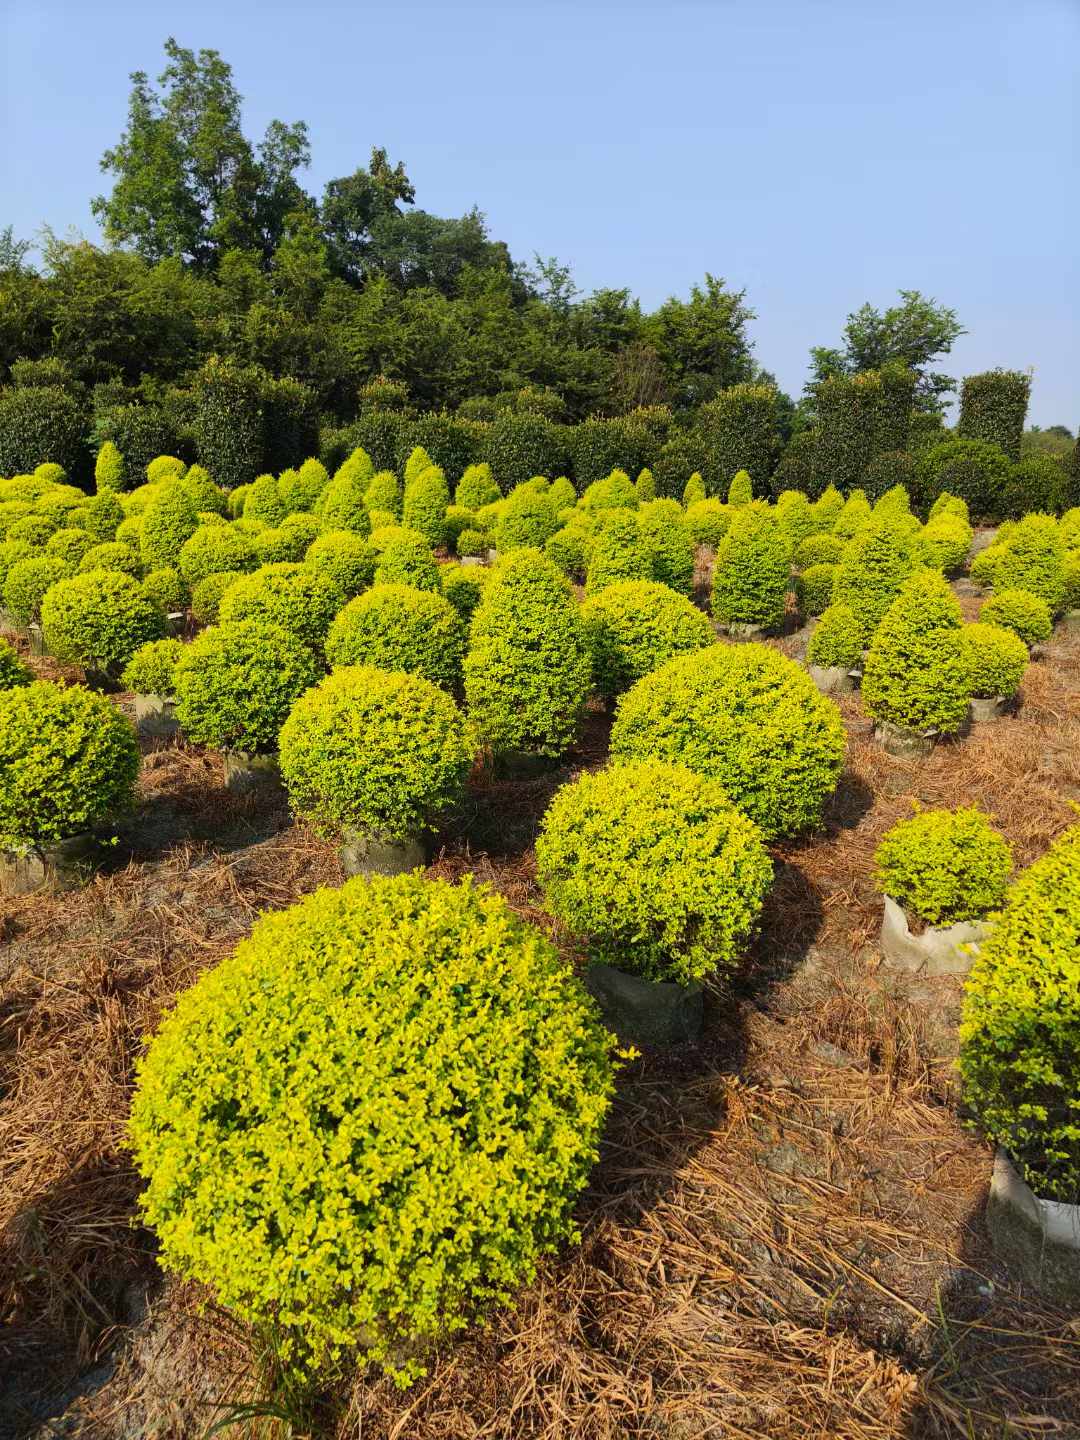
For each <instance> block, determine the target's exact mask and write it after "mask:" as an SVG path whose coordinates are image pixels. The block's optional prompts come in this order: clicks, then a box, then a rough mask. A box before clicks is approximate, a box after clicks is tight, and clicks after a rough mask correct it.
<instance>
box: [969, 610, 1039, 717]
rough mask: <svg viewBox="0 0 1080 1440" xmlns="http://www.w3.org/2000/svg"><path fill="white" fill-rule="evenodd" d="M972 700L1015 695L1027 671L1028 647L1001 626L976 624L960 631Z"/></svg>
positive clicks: (980, 622) (983, 623)
mask: <svg viewBox="0 0 1080 1440" xmlns="http://www.w3.org/2000/svg"><path fill="white" fill-rule="evenodd" d="M960 642H961V645H962V647H963V656H964V664H965V665H966V666H967V671H968V679H969V681H970V684H971V694H972V698H973V699H980V700H990V699H996V698H998V697H1008V696H1010V695H1015V694H1016V692H1017V690H1019V689H1020V682H1021V681H1022V680H1023V678H1024V671H1025V670H1026V669H1027V663H1028V651H1027V646H1026V645H1025V644H1024V642H1023V640H1021V639H1020V637H1019V635H1014V634H1013V632H1012V631H1011V630H1006V629H1004V628H1003V627H1002V626H1000V625H990V624H986V623H985V622H982V621H979V622H977V623H976V624H974V625H965V626H964V627H963V628H962V629H961V631H960Z"/></svg>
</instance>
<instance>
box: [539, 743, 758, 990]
mask: <svg viewBox="0 0 1080 1440" xmlns="http://www.w3.org/2000/svg"><path fill="white" fill-rule="evenodd" d="M536 864H537V874H538V877H539V880H540V884H541V885H542V886H543V889H544V894H545V897H546V899H547V903H548V905H549V907H550V908H551V910H552V912H553V913H554V914H555V915H556V916H558V918H559V919H560V920H561V921H563V923H564V924H565V925H567V926H568V927H569V928H570V929H571V930H573V931H575V932H577V933H578V934H579V935H582V936H584V937H586V938H587V941H588V944H589V949H590V953H591V955H592V956H593V958H595V959H599V960H603V961H606V962H607V963H608V964H611V965H615V966H616V967H617V968H619V969H621V970H625V971H628V972H630V973H632V974H637V975H641V976H642V977H643V978H645V979H647V980H653V981H671V980H674V981H676V982H677V983H679V984H683V985H685V984H688V983H691V982H693V981H697V980H701V979H704V977H705V976H707V975H710V974H713V973H715V972H717V971H720V972H725V971H729V970H731V969H733V968H734V966H735V964H736V962H737V961H738V959H739V955H740V952H741V950H742V947H743V946H744V945H745V943H746V941H747V939H748V937H749V935H750V933H751V931H752V930H753V927H754V924H755V922H756V920H757V917H758V915H759V913H760V911H761V906H762V903H763V901H764V898H765V894H766V892H767V890H768V888H769V885H770V883H771V881H772V862H771V860H770V859H769V856H768V852H767V851H766V849H765V846H764V844H763V842H762V838H761V832H760V830H759V829H758V828H757V826H756V825H755V824H754V823H753V821H752V820H748V819H747V818H746V816H745V815H743V814H742V813H741V812H740V811H739V810H737V809H736V808H735V806H734V805H732V803H731V801H730V800H729V799H728V797H727V795H726V794H725V792H724V789H723V787H722V786H721V785H720V784H719V783H718V782H717V781H715V780H710V779H708V778H706V777H705V776H703V775H696V774H694V772H693V771H691V770H687V769H685V768H684V767H683V766H681V765H671V764H665V763H664V762H662V761H655V760H652V761H643V762H639V763H626V764H617V765H613V766H609V767H608V768H607V769H605V770H601V771H599V772H598V773H596V774H588V773H586V774H584V775H582V776H580V777H579V778H578V779H577V780H574V781H573V782H571V783H570V784H569V785H564V786H563V788H562V789H561V790H560V791H559V792H558V793H557V795H556V796H555V798H554V800H553V801H552V803H551V807H550V808H549V810H548V812H547V814H546V815H545V816H544V821H543V824H542V826H541V829H540V834H539V836H538V838H537V842H536Z"/></svg>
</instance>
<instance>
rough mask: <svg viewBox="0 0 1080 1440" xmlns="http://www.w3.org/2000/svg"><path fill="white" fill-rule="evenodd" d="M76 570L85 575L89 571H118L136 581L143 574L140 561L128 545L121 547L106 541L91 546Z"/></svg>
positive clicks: (118, 544)
mask: <svg viewBox="0 0 1080 1440" xmlns="http://www.w3.org/2000/svg"><path fill="white" fill-rule="evenodd" d="M78 570H79V573H80V574H83V575H85V574H86V573H87V571H89V570H119V571H120V572H121V573H122V574H124V575H130V576H131V577H132V579H134V580H137V579H138V578H139V577H140V576H141V575H142V573H143V566H142V561H141V560H140V559H139V557H138V555H137V554H136V553H135V551H134V550H132V548H131V546H130V545H121V544H120V543H119V542H118V541H116V540H107V541H104V542H103V543H101V544H98V545H93V546H91V548H90V549H89V550H87V552H86V554H85V555H84V556H83V557H82V559H81V560H80V561H79V565H78Z"/></svg>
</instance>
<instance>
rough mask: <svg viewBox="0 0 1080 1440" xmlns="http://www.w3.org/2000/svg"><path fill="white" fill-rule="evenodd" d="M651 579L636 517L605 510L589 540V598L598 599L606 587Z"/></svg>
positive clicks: (587, 566)
mask: <svg viewBox="0 0 1080 1440" xmlns="http://www.w3.org/2000/svg"><path fill="white" fill-rule="evenodd" d="M597 483H600V482H597ZM651 576H652V564H651V561H650V557H649V554H648V552H647V551H646V549H645V546H644V544H643V543H642V538H641V532H640V531H639V529H638V523H637V515H636V513H634V512H633V511H630V510H624V509H620V508H616V509H612V510H603V511H602V512H601V514H600V516H599V519H598V521H597V525H596V529H595V530H594V531H593V533H592V535H591V536H590V539H589V545H588V551H587V563H586V568H585V591H586V594H588V595H595V594H596V593H597V592H598V591H600V590H603V588H604V586H605V585H615V584H617V583H618V581H620V580H648V579H650V578H651Z"/></svg>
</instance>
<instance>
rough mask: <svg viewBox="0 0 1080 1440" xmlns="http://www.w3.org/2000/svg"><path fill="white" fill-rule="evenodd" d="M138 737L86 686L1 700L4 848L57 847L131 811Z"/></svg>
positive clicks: (17, 691)
mask: <svg viewBox="0 0 1080 1440" xmlns="http://www.w3.org/2000/svg"><path fill="white" fill-rule="evenodd" d="M138 773H139V746H138V742H137V740H136V738H135V732H134V730H133V729H132V727H131V725H130V724H129V723H128V721H127V720H125V719H124V717H123V715H121V713H120V711H119V710H117V708H116V706H115V705H112V704H110V702H109V701H108V700H107V699H106V698H105V697H104V696H103V695H97V694H94V692H93V691H90V690H87V689H86V688H85V686H82V685H55V684H53V683H52V681H50V680H37V681H35V682H34V683H33V684H31V685H17V686H15V687H13V688H11V689H7V690H4V691H3V692H2V693H0V846H2V847H3V848H4V849H7V850H26V849H28V848H31V847H35V846H36V847H41V846H48V845H54V844H56V842H57V841H59V840H66V839H68V838H69V837H70V836H72V835H80V834H82V833H83V832H84V831H86V830H89V829H91V828H92V827H93V826H95V825H98V824H101V823H103V822H104V821H106V820H110V819H112V818H113V817H114V816H117V815H120V814H122V813H123V812H124V811H125V810H128V809H130V808H131V805H132V802H133V797H134V789H135V778H136V776H137V775H138Z"/></svg>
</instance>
